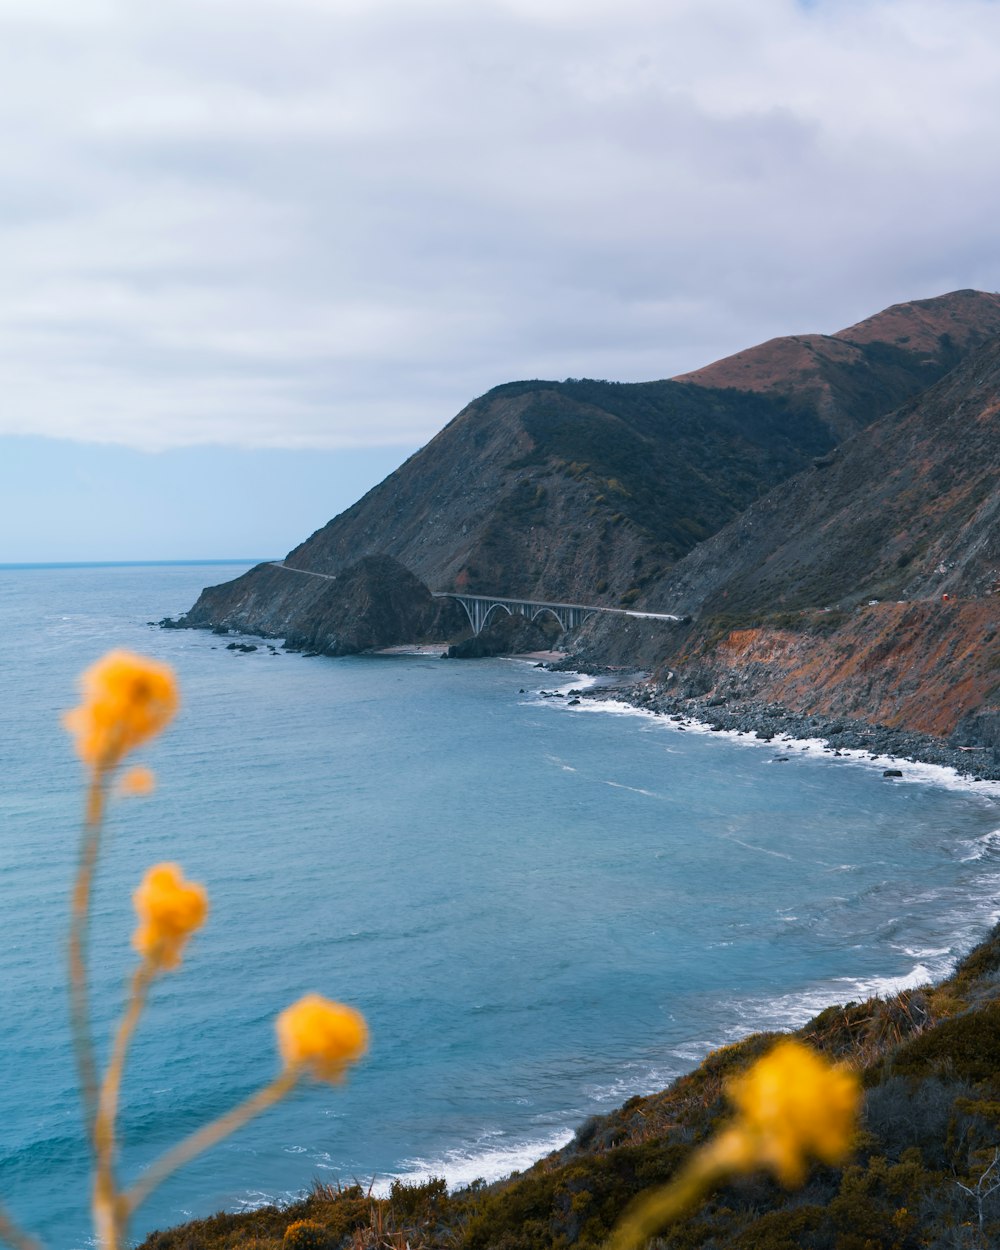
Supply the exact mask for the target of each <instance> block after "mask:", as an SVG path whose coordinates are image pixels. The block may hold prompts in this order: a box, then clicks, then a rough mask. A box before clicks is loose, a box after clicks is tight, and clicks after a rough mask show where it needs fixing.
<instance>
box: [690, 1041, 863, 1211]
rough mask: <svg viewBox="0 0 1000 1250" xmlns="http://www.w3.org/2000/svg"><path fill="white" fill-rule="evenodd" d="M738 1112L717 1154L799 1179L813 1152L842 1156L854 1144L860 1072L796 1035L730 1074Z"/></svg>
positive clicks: (784, 1179)
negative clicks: (827, 1057) (736, 1073)
mask: <svg viewBox="0 0 1000 1250" xmlns="http://www.w3.org/2000/svg"><path fill="white" fill-rule="evenodd" d="M727 1092H728V1094H729V1097H730V1099H731V1100H732V1102H733V1103H734V1104H735V1105H736V1111H737V1115H736V1118H735V1120H734V1121H733V1123H732V1124H731V1125H730V1127H729V1128H728V1129H726V1130H724V1131H723V1132H722V1134H721V1135H720V1137H719V1138H718V1139H717V1140H716V1143H715V1148H716V1150H717V1152H718V1159H719V1160H720V1161H725V1162H727V1163H728V1165H729V1166H730V1167H731V1168H733V1169H734V1170H736V1171H750V1170H752V1169H754V1168H757V1167H765V1168H769V1169H770V1170H771V1171H772V1172H774V1174H775V1175H776V1176H777V1178H778V1180H779V1181H781V1183H782V1184H783V1185H785V1186H788V1187H792V1186H795V1185H801V1184H802V1182H803V1181H804V1180H805V1176H806V1168H807V1165H808V1162H809V1160H810V1159H812V1158H816V1159H821V1160H822V1161H823V1162H824V1163H839V1162H840V1161H841V1160H842V1159H844V1158H845V1157H846V1156H847V1154H848V1153H849V1151H850V1149H851V1143H852V1140H853V1138H854V1132H855V1127H856V1122H857V1117H858V1109H859V1106H860V1102H861V1090H860V1087H859V1085H858V1080H857V1077H856V1076H855V1075H854V1073H852V1072H849V1071H848V1070H847V1069H846V1068H842V1067H836V1066H834V1065H833V1064H831V1063H828V1062H827V1061H826V1060H825V1059H824V1058H823V1057H822V1056H821V1055H818V1054H817V1053H816V1052H815V1051H814V1050H811V1049H810V1048H809V1047H808V1046H803V1045H802V1043H801V1042H795V1041H791V1040H788V1041H783V1042H779V1043H778V1044H777V1046H775V1047H774V1049H773V1050H771V1051H770V1052H769V1053H768V1054H766V1055H765V1056H764V1057H763V1058H762V1059H759V1060H758V1061H757V1062H756V1063H755V1064H754V1065H753V1067H752V1068H750V1069H749V1070H748V1071H746V1072H744V1073H743V1074H742V1075H740V1076H737V1077H734V1078H733V1080H732V1081H730V1083H729V1085H728V1091H727Z"/></svg>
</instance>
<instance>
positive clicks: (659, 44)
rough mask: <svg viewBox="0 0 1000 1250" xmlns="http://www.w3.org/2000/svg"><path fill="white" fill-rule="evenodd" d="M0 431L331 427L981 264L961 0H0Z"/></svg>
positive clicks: (819, 324) (966, 19)
mask: <svg viewBox="0 0 1000 1250" xmlns="http://www.w3.org/2000/svg"><path fill="white" fill-rule="evenodd" d="M0 36H2V37H0V83H2V84H3V87H2V88H0V127H2V131H3V137H4V143H3V151H4V154H5V155H4V160H3V164H2V166H0V178H2V180H3V187H2V188H0V248H2V250H3V268H4V281H3V283H2V285H0V390H2V393H3V395H4V403H3V406H2V414H0V433H9V434H43V435H46V436H49V437H64V438H75V439H87V440H91V441H96V442H116V443H123V444H126V445H131V446H135V447H142V448H147V449H150V448H166V447H173V446H185V445H193V444H226V445H234V446H248V447H278V446H284V447H291V448H296V447H297V448H301V447H310V446H312V447H324V448H336V447H364V446H379V445H381V446H388V445H394V444H413V443H415V442H419V441H421V440H422V439H425V438H427V437H429V436H430V435H431V434H433V433H434V432H435V431H436V430H437V429H438V428H440V426H441V425H442V424H443V423H444V421H445V420H447V419H448V417H450V416H451V415H453V413H454V412H455V411H457V410H458V408H460V407H461V406H462V405H463V404H464V403H465V402H466V401H467V400H469V399H471V398H472V397H473V396H474V395H476V394H478V393H481V392H482V391H483V390H485V389H487V388H488V387H489V386H492V385H494V384H496V383H498V382H502V381H506V380H508V379H511V378H517V377H533V376H550V377H564V376H567V375H572V376H580V375H589V376H598V377H616V378H622V379H629V380H640V379H644V378H654V377H664V376H670V375H671V374H674V373H677V372H681V371H683V370H685V369H688V368H694V367H697V366H698V365H701V364H704V363H706V362H707V361H709V360H711V359H714V358H716V357H718V356H720V355H722V354H725V353H726V352H729V351H734V350H737V349H739V348H741V347H744V346H747V345H749V344H750V343H752V342H756V341H759V340H761V339H763V338H767V337H769V336H770V335H772V334H778V333H786V332H794V331H799V330H827V331H832V330H835V329H838V328H840V327H841V326H842V325H845V324H848V323H849V322H851V321H853V320H856V319H858V318H860V317H862V316H865V315H867V314H869V313H871V312H874V311H876V310H877V309H878V308H880V307H883V306H885V305H886V304H888V303H891V302H894V301H896V300H900V299H906V298H914V297H920V296H926V295H933V294H938V293H940V292H942V291H945V290H949V289H953V288H955V287H961V286H979V287H984V288H987V289H994V288H996V287H997V286H998V285H1000V274H998V269H1000V258H998V256H997V253H996V248H995V242H994V240H995V222H994V207H993V206H994V205H995V204H996V203H997V200H998V192H1000V170H998V167H997V165H996V162H995V161H994V160H993V159H992V156H993V153H995V151H996V150H997V146H998V144H997V140H998V137H1000V134H998V132H1000V79H998V76H997V75H996V73H995V53H996V49H997V48H998V47H1000V5H998V4H997V3H995V0H952V3H950V4H949V5H948V6H942V5H940V4H939V3H933V2H931V0H926V2H923V3H921V2H919V0H865V2H862V0H817V2H814V3H810V4H803V3H794V2H793V0H758V3H756V4H754V5H752V6H751V5H746V4H745V3H743V2H742V0H672V3H671V4H669V5H664V4H662V3H661V2H659V0H625V2H623V0H617V2H616V3H614V4H612V3H611V0H573V2H572V3H570V0H546V3H545V4H544V5H537V4H529V3H527V0H484V2H483V3H480V4H475V5H470V4H468V3H464V2H459V0H420V2H419V3H414V2H413V0H406V3H403V0H364V3H361V0H351V3H346V2H344V0H338V2H337V3H335V4H334V3H332V0H281V2H280V3H279V2H278V0H249V2H248V0H240V2H239V3H236V0H212V2H210V3H206V2H205V0H198V3H193V2H192V3H188V2H186V0H171V2H169V3H167V4H165V5H159V6H151V5H146V6H138V5H127V4H125V3H123V2H118V0H73V3H72V4H71V3H69V2H68V0H32V3H31V4H30V5H29V4H27V3H25V2H23V0H0Z"/></svg>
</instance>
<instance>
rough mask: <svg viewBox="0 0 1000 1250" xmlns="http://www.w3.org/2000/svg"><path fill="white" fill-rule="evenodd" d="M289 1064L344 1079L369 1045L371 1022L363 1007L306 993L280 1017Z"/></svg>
mask: <svg viewBox="0 0 1000 1250" xmlns="http://www.w3.org/2000/svg"><path fill="white" fill-rule="evenodd" d="M275 1027H276V1028H277V1030H278V1049H279V1050H280V1052H281V1057H282V1059H284V1061H285V1066H286V1067H289V1068H295V1067H299V1066H303V1067H306V1068H308V1069H309V1070H310V1071H311V1072H312V1075H313V1076H314V1077H315V1078H316V1080H318V1081H340V1080H342V1079H343V1076H344V1071H345V1069H346V1068H347V1065H348V1064H351V1063H357V1061H358V1060H359V1059H360V1058H361V1056H362V1055H363V1054H364V1053H365V1051H366V1050H367V1049H368V1025H367V1024H366V1023H365V1018H364V1016H363V1015H362V1014H361V1012H360V1011H355V1009H354V1008H353V1007H345V1006H344V1004H343V1003H332V1002H331V1001H330V1000H329V999H328V998H322V997H321V996H320V995H319V994H306V995H305V997H304V998H300V999H299V1001H298V1002H297V1003H292V1005H291V1007H286V1008H285V1010H284V1011H283V1012H282V1013H281V1015H280V1016H279V1017H278V1019H277V1021H276V1025H275Z"/></svg>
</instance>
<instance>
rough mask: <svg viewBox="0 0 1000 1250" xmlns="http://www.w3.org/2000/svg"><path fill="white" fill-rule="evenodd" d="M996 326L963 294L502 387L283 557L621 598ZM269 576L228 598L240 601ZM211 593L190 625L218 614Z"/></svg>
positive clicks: (436, 585)
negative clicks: (616, 377) (820, 330)
mask: <svg viewBox="0 0 1000 1250" xmlns="http://www.w3.org/2000/svg"><path fill="white" fill-rule="evenodd" d="M998 333H1000V296H997V295H990V294H985V293H981V292H975V291H959V292H954V293H952V294H950V295H943V296H940V297H938V298H936V299H931V300H919V301H914V302H912V303H908V304H900V305H896V306H894V307H893V308H890V309H888V310H886V311H885V312H883V313H880V314H878V315H876V316H874V317H871V318H869V319H867V320H866V321H864V322H861V323H859V325H858V326H854V327H850V328H849V329H847V330H844V331H841V332H840V333H839V334H838V335H834V336H830V337H824V336H806V337H805V338H803V337H795V338H788V339H778V340H772V342H771V343H768V344H764V345H762V346H761V347H758V348H753V349H751V350H750V351H749V352H747V353H742V354H741V355H740V356H738V357H731V358H729V360H727V361H721V362H719V363H718V364H717V365H714V366H709V367H707V368H706V369H704V370H700V371H699V372H698V373H697V374H689V375H686V378H685V379H683V380H675V381H663V382H649V383H637V384H624V383H611V382H597V381H579V380H577V381H574V380H570V381H565V382H514V383H509V384H507V385H503V386H499V387H496V388H495V389H494V390H492V391H490V392H488V393H487V394H486V395H484V396H482V397H481V398H480V399H477V400H475V401H473V402H472V403H471V404H470V405H469V406H468V407H467V408H465V409H464V410H463V411H462V412H461V413H459V415H458V416H457V417H455V419H454V420H453V421H451V422H450V423H449V424H448V425H447V426H446V427H445V428H444V429H443V430H442V431H441V432H440V433H439V434H438V435H437V436H436V437H435V438H434V439H432V440H431V442H430V443H428V444H427V446H426V447H424V448H422V449H421V450H420V451H419V452H417V453H416V454H415V455H414V456H412V457H411V458H410V459H409V460H407V461H406V463H405V464H403V465H402V466H401V467H400V468H399V469H397V470H396V472H395V473H393V474H391V475H390V476H389V477H388V478H387V479H386V480H385V481H384V482H382V483H381V484H380V485H379V486H377V487H375V488H374V489H373V490H372V491H369V493H368V494H367V495H365V497H364V498H363V499H361V500H359V501H358V503H356V504H355V505H353V507H351V508H349V509H347V511H345V512H343V513H342V514H341V515H340V516H338V517H336V518H334V520H332V521H330V522H329V523H328V524H327V525H325V526H324V527H323V528H322V529H320V530H318V531H317V532H316V533H315V534H313V535H312V536H311V537H310V538H309V539H307V540H306V541H305V542H304V543H302V544H301V545H300V546H298V547H296V548H295V549H294V550H293V551H291V552H290V553H289V555H288V557H287V560H286V564H287V565H288V566H289V567H291V568H297V569H300V570H305V571H311V572H318V573H324V574H328V575H329V574H335V573H338V572H339V571H341V570H342V569H344V568H345V567H346V566H348V565H350V564H353V563H355V562H356V561H357V560H359V559H360V558H362V557H364V556H366V555H371V554H388V555H391V556H393V557H395V558H396V559H397V560H399V561H400V562H401V563H402V564H403V565H405V566H406V567H407V568H408V569H409V570H410V571H411V572H413V573H414V574H415V575H416V576H417V577H418V578H420V579H421V580H422V581H423V582H424V583H425V584H426V585H427V586H429V587H430V588H431V589H432V590H449V589H467V590H471V591H483V592H487V593H490V592H492V593H501V592H502V593H505V594H517V595H523V596H525V597H529V598H535V599H543V600H560V601H570V602H587V603H604V604H608V605H614V604H619V603H622V604H630V603H634V602H635V601H636V600H638V599H639V598H640V597H642V596H643V594H644V593H645V592H647V591H648V588H649V587H651V586H652V585H654V584H657V583H660V582H662V579H663V577H664V575H665V574H666V573H667V572H668V571H669V570H670V569H671V568H672V567H673V565H674V564H675V563H676V562H677V561H678V560H680V559H682V558H683V557H684V556H685V555H687V553H689V552H690V551H692V550H693V549H694V548H695V547H696V546H697V545H698V544H699V543H700V542H703V541H704V540H705V539H706V538H709V537H710V536H711V535H712V534H714V533H716V532H717V531H718V530H720V529H721V528H722V527H723V526H724V525H726V524H727V523H728V522H729V521H731V520H732V519H733V518H734V517H736V516H737V515H739V514H740V513H741V512H742V511H743V510H744V509H745V508H746V507H747V506H749V505H750V504H752V503H753V502H754V501H756V500H757V499H758V498H759V497H760V496H761V495H763V494H765V493H766V492H767V491H769V490H770V489H771V488H772V487H774V486H775V485H777V484H778V483H780V482H782V481H784V480H786V479H787V478H789V477H791V476H792V475H794V474H795V473H797V472H800V471H801V470H802V469H804V468H805V467H806V466H808V465H810V464H811V463H812V462H813V461H814V460H816V459H822V458H823V457H824V456H826V455H827V454H828V453H829V452H830V450H831V449H832V448H833V447H834V445H835V444H836V443H837V441H838V440H840V439H841V438H843V437H844V436H845V435H847V434H851V433H853V432H855V431H856V430H858V429H860V428H863V427H864V426H865V425H866V424H868V423H869V422H870V421H871V420H872V419H874V418H876V417H878V416H880V415H882V414H884V413H886V412H887V411H889V410H890V409H892V408H893V407H895V406H896V405H897V404H898V403H900V402H901V401H902V400H905V399H906V398H908V397H910V396H912V395H914V394H915V393H917V392H919V391H921V390H922V389H924V388H925V387H926V386H928V385H929V384H931V383H932V382H934V381H935V380H937V379H938V378H940V377H941V376H942V375H943V374H944V373H945V372H946V371H947V370H948V369H949V368H950V367H952V366H953V365H954V364H955V363H956V362H957V361H959V360H961V359H963V358H964V357H965V356H966V355H967V354H968V353H969V351H971V350H973V349H974V348H975V347H976V346H978V345H979V344H980V343H982V342H983V341H985V340H986V339H988V338H989V337H990V336H991V335H993V334H998ZM838 353H839V355H838ZM748 362H750V363H752V368H751V367H750V365H749V364H748ZM734 381H735V382H737V383H739V384H738V385H734ZM265 577H266V578H268V579H269V580H271V578H270V574H269V573H256V572H255V573H251V574H249V575H247V579H241V583H240V584H239V585H237V584H234V586H233V593H234V595H235V596H236V597H237V598H238V599H239V600H240V601H241V602H245V601H246V600H247V595H248V587H251V584H252V583H255V582H258V581H261V579H263V578H265ZM251 589H252V587H251ZM301 592H302V594H303V595H305V596H306V597H308V596H309V593H310V592H309V591H308V590H307V588H306V587H305V585H304V584H303V585H302V586H301ZM250 597H251V598H254V599H259V598H260V596H257V595H256V592H253V593H251V595H250ZM225 598H226V596H225V594H223V593H214V594H213V597H212V605H213V606H212V612H215V613H216V616H214V617H213V616H212V615H211V613H209V612H208V610H207V606H206V604H200V605H199V609H198V611H197V612H196V613H194V614H193V618H192V619H194V617H197V619H198V621H199V623H203V624H218V623H221V621H222V619H224V618H225V616H226V611H225ZM220 613H221V615H219V614H220ZM241 619H242V618H241ZM242 627H243V628H256V627H257V626H255V625H254V623H253V621H252V620H249V621H247V622H246V623H244V624H243V626H242ZM261 628H262V627H261ZM265 632H266V631H265Z"/></svg>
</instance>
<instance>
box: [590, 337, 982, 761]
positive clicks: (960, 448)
mask: <svg viewBox="0 0 1000 1250" xmlns="http://www.w3.org/2000/svg"><path fill="white" fill-rule="evenodd" d="M666 605H669V609H670V610H671V611H673V612H678V613H690V614H692V615H693V616H694V618H695V620H694V623H693V625H692V626H691V628H690V630H689V631H688V632H687V633H686V634H683V635H678V634H676V633H675V635H674V636H673V637H672V638H669V637H668V638H664V639H662V640H661V645H660V646H659V651H658V659H659V661H660V662H661V663H662V664H664V665H665V666H666V667H667V668H669V669H670V670H671V671H674V672H676V673H681V674H684V676H683V678H680V680H682V681H683V682H687V684H688V689H689V691H690V692H692V693H695V692H696V693H697V694H698V695H699V696H700V698H701V700H702V701H703V703H705V704H706V705H708V706H713V707H716V708H717V707H719V706H721V705H724V704H727V703H736V702H738V703H740V705H741V706H742V705H745V703H746V700H748V699H758V700H763V701H778V702H779V703H781V704H782V705H784V706H787V707H788V708H791V709H794V710H795V711H796V712H800V713H805V714H810V715H821V716H825V717H831V716H833V717H837V716H849V717H856V718H860V719H864V720H868V721H872V722H877V723H879V724H883V725H888V726H905V727H908V728H910V729H915V730H920V731H923V732H927V733H932V734H936V735H948V734H954V733H958V734H959V736H961V737H962V738H963V739H966V738H967V739H968V740H969V741H970V742H972V743H978V744H980V745H984V746H992V747H994V748H1000V641H998V634H1000V338H997V339H994V340H993V341H992V342H990V343H989V344H987V345H986V346H985V347H983V348H980V349H979V350H978V351H977V352H975V353H974V354H973V355H971V356H969V357H967V358H966V359H965V360H964V361H963V362H962V363H961V364H960V365H958V366H957V367H956V368H955V369H954V370H952V372H951V373H949V374H948V375H947V376H946V377H945V378H943V379H942V380H941V381H940V382H938V383H937V384H936V385H935V386H933V387H931V388H930V389H929V390H928V391H926V392H924V393H923V394H922V395H920V396H918V397H916V398H914V399H911V400H910V401H908V402H907V403H906V404H904V405H903V406H902V407H901V408H899V409H897V410H896V411H894V412H892V413H891V414H889V415H887V416H885V417H883V418H881V419H880V420H878V421H876V422H875V423H874V424H872V425H871V426H869V427H868V428H867V429H865V430H862V431H861V432H859V433H858V434H856V435H855V436H854V437H852V438H850V439H848V440H846V441H845V442H844V443H842V444H841V445H840V446H839V447H838V448H837V449H836V451H835V452H834V453H832V454H830V455H828V456H826V457H823V458H821V459H820V460H819V461H818V462H817V464H815V465H814V466H813V467H812V468H811V469H808V470H806V471H805V472H803V473H800V474H798V475H797V476H795V477H793V478H791V479H790V480H788V481H786V482H783V483H781V484H779V485H778V486H776V487H774V488H773V489H772V490H771V491H770V492H769V493H768V495H767V496H766V497H764V498H763V499H760V500H758V501H757V502H755V503H754V504H752V505H751V506H750V507H749V508H747V510H746V511H745V512H744V513H742V514H741V515H740V516H739V517H737V518H736V519H735V520H733V521H731V522H730V523H729V524H728V525H726V526H725V527H724V528H723V529H721V530H720V531H719V532H718V533H717V534H715V535H714V536H713V537H711V538H709V539H707V540H706V541H705V542H703V543H701V544H699V546H698V547H697V548H695V549H694V550H693V551H691V552H690V553H689V554H688V555H687V556H686V557H685V558H684V559H683V560H681V561H680V562H679V563H678V564H677V565H676V566H675V567H674V568H673V569H672V570H671V571H670V573H669V574H668V575H667V576H666V577H664V578H663V579H661V580H659V581H658V582H657V583H656V584H655V585H654V586H651V587H650V588H649V589H648V591H647V592H646V594H645V596H644V598H643V601H642V606H643V607H645V608H648V609H651V610H656V609H657V608H663V607H665V606H666ZM608 629H609V626H608V625H607V623H605V622H594V623H592V624H591V625H590V626H589V628H588V629H585V631H584V637H583V638H582V639H581V643H580V645H581V646H582V647H583V648H584V649H587V648H590V649H591V651H592V652H594V653H595V654H600V655H606V654H607V651H608V646H609V645H610V644H611V642H612V641H613V640H612V639H610V638H605V639H604V640H603V641H602V638H601V631H602V630H604V631H605V633H607V631H608ZM588 635H589V636H588ZM695 675H696V676H695ZM692 683H693V685H692Z"/></svg>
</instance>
